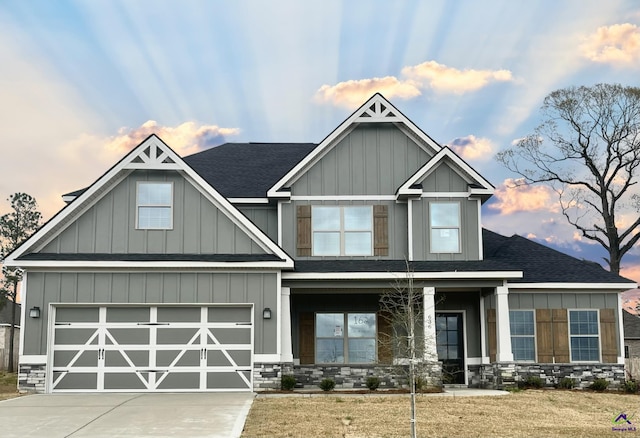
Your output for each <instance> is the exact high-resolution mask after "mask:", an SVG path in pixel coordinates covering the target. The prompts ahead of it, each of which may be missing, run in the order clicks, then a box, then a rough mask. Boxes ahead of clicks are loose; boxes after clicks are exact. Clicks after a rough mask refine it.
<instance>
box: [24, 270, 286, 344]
mask: <svg viewBox="0 0 640 438" xmlns="http://www.w3.org/2000/svg"><path fill="white" fill-rule="evenodd" d="M27 281H28V285H29V286H28V287H29V290H28V294H27V297H26V303H25V305H26V306H27V308H31V307H33V306H38V307H40V309H41V312H42V314H41V317H40V318H39V319H33V318H31V319H30V321H29V324H28V325H26V326H25V332H24V348H25V351H24V352H23V354H26V355H39V354H46V352H47V330H48V328H47V322H48V320H49V315H48V310H49V304H51V303H57V304H71V303H82V304H88V305H98V304H113V305H116V304H123V305H126V304H144V303H148V304H159V303H162V304H198V305H206V304H213V303H223V304H226V303H234V304H245V303H251V304H253V305H254V312H255V315H254V321H255V331H254V336H255V340H254V345H255V350H254V352H255V353H256V354H275V353H276V350H277V321H278V320H279V319H278V294H279V293H280V290H279V286H278V285H279V283H278V277H277V274H276V273H241V272H232V273H172V272H141V273H113V272H104V273H74V272H69V273H60V272H29V274H28V278H27ZM265 307H269V308H270V309H271V312H272V314H273V317H272V318H271V319H263V318H262V310H263V309H264V308H265Z"/></svg>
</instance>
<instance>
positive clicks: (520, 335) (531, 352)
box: [509, 310, 536, 361]
mask: <svg viewBox="0 0 640 438" xmlns="http://www.w3.org/2000/svg"><path fill="white" fill-rule="evenodd" d="M509 327H510V329H511V352H512V353H513V359H514V360H516V361H535V360H536V347H535V344H536V342H535V322H534V318H533V310H510V311H509Z"/></svg>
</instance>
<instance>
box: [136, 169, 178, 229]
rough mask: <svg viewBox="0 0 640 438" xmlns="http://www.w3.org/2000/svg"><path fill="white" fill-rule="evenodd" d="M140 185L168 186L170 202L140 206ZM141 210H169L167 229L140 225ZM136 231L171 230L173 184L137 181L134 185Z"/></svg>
mask: <svg viewBox="0 0 640 438" xmlns="http://www.w3.org/2000/svg"><path fill="white" fill-rule="evenodd" d="M142 185H168V186H170V189H171V196H170V198H171V201H170V202H169V203H167V204H153V203H147V204H142V203H141V202H140V186H142ZM141 208H168V209H169V222H170V223H169V225H168V226H167V227H151V226H141V225H140V209H141ZM136 229H139V230H171V229H173V182H166V181H138V182H137V183H136Z"/></svg>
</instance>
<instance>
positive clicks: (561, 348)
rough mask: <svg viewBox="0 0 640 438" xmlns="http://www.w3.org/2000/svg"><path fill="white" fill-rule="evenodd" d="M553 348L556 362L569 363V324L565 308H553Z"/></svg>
mask: <svg viewBox="0 0 640 438" xmlns="http://www.w3.org/2000/svg"><path fill="white" fill-rule="evenodd" d="M552 317H553V349H554V353H555V358H556V363H569V361H570V357H569V324H568V321H567V310H566V309H553V310H552Z"/></svg>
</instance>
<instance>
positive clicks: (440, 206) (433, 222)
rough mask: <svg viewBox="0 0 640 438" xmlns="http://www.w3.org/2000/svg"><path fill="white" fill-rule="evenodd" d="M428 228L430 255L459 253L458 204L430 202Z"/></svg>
mask: <svg viewBox="0 0 640 438" xmlns="http://www.w3.org/2000/svg"><path fill="white" fill-rule="evenodd" d="M429 226H430V230H431V234H430V236H431V239H430V241H431V252H432V253H459V252H460V203H459V202H430V203H429Z"/></svg>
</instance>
